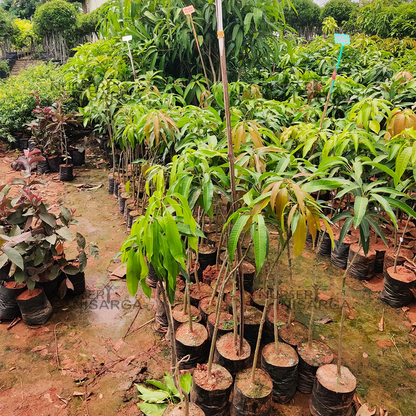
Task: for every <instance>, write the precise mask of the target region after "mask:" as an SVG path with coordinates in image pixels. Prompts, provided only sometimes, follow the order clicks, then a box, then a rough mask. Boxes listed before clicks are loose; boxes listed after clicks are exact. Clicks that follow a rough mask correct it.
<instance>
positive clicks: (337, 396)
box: [309, 364, 357, 416]
mask: <svg viewBox="0 0 416 416" xmlns="http://www.w3.org/2000/svg"><path fill="white" fill-rule="evenodd" d="M356 386H357V380H356V379H355V377H354V375H353V374H352V373H351V371H350V370H349V369H348V368H347V367H343V366H342V367H341V375H340V376H339V375H338V372H337V365H336V364H327V365H323V366H322V367H320V368H319V369H318V371H317V373H316V379H315V384H314V386H313V391H312V396H311V401H310V407H309V409H310V411H311V414H312V415H313V416H351V415H352V413H353V402H354V394H355V388H356Z"/></svg>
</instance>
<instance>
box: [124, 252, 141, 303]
mask: <svg viewBox="0 0 416 416" xmlns="http://www.w3.org/2000/svg"><path fill="white" fill-rule="evenodd" d="M140 272H141V270H140V263H139V262H138V261H137V257H136V253H135V251H134V250H133V249H130V250H129V253H128V258H127V272H126V283H127V288H128V290H129V293H130V294H131V295H132V296H136V293H137V289H138V287H139V277H140Z"/></svg>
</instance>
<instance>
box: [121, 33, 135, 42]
mask: <svg viewBox="0 0 416 416" xmlns="http://www.w3.org/2000/svg"><path fill="white" fill-rule="evenodd" d="M121 39H122V40H123V42H128V41H130V40H132V39H133V36H132V35H127V36H123V37H122V38H121Z"/></svg>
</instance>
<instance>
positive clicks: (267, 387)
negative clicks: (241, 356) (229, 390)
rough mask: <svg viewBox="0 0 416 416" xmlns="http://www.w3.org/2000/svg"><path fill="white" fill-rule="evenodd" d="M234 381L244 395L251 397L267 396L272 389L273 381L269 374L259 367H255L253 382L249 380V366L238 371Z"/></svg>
mask: <svg viewBox="0 0 416 416" xmlns="http://www.w3.org/2000/svg"><path fill="white" fill-rule="evenodd" d="M235 382H236V385H237V387H238V388H239V389H240V390H241V391H242V393H243V394H244V396H246V397H250V398H252V399H260V398H262V397H267V396H268V395H270V394H271V392H272V390H273V383H272V381H271V379H270V377H269V375H268V374H267V373H266V372H265V371H263V370H261V369H260V368H257V369H256V373H255V376H254V383H253V382H252V381H251V368H248V369H246V370H243V371H241V372H240V373H238V374H237V376H236V379H235Z"/></svg>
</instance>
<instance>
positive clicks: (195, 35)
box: [189, 14, 211, 92]
mask: <svg viewBox="0 0 416 416" xmlns="http://www.w3.org/2000/svg"><path fill="white" fill-rule="evenodd" d="M189 17H190V18H191V24H192V31H193V32H194V38H195V42H196V46H197V48H198V53H199V59H200V60H201V64H202V69H203V70H204V76H205V82H206V83H207V89H208V92H211V90H210V89H209V81H208V75H207V70H206V68H205V64H204V60H203V59H202V53H201V48H200V46H199V41H198V36H197V34H196V30H195V25H194V19H193V18H192V14H190V15H189Z"/></svg>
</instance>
